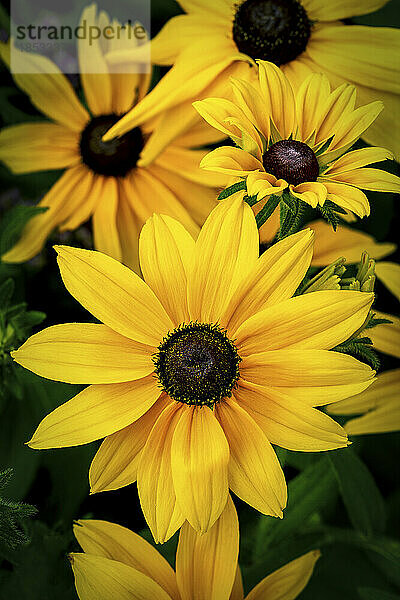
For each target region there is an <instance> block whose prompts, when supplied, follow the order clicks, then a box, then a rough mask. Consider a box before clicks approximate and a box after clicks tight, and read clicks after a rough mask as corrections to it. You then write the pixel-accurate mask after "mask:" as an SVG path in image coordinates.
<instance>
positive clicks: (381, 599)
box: [358, 587, 400, 600]
mask: <svg viewBox="0 0 400 600" xmlns="http://www.w3.org/2000/svg"><path fill="white" fill-rule="evenodd" d="M358 594H359V596H360V598H361V600H400V596H399V594H392V593H391V592H384V591H383V590H377V589H375V588H366V587H365V588H364V587H363V588H359V589H358Z"/></svg>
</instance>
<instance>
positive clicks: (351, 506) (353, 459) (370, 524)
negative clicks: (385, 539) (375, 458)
mask: <svg viewBox="0 0 400 600" xmlns="http://www.w3.org/2000/svg"><path fill="white" fill-rule="evenodd" d="M328 459H329V461H330V464H331V467H332V470H333V472H334V474H335V477H336V479H337V481H338V484H339V489H340V493H341V495H342V499H343V502H344V504H345V506H346V509H347V513H348V515H349V518H350V521H351V523H352V524H353V526H354V527H355V528H356V529H357V530H358V531H360V532H361V533H364V534H365V535H366V536H371V535H373V534H374V533H383V532H384V531H385V505H384V501H383V498H382V496H381V493H380V492H379V489H378V487H377V486H376V483H375V481H374V478H373V477H372V475H371V473H370V472H369V470H368V469H367V467H366V466H365V465H364V463H363V462H362V460H361V459H360V458H359V457H358V456H357V454H355V452H353V450H352V449H351V448H345V449H343V450H335V451H333V452H329V453H328Z"/></svg>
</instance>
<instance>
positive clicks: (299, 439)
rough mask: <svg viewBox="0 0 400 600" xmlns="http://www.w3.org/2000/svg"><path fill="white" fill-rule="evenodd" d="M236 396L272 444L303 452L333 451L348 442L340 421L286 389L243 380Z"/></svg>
mask: <svg viewBox="0 0 400 600" xmlns="http://www.w3.org/2000/svg"><path fill="white" fill-rule="evenodd" d="M282 389H283V390H284V391H283V393H282V392H281V391H280V390H282ZM350 393H351V392H350ZM235 397H236V399H237V401H238V403H239V404H240V406H241V407H242V408H243V409H244V410H245V411H247V412H248V414H249V415H250V416H251V417H252V419H254V421H255V422H256V423H257V425H258V426H259V427H260V428H261V430H262V431H263V432H264V434H265V437H266V438H267V439H268V440H269V441H270V442H271V443H272V444H276V445H278V446H281V447H282V448H287V449H289V450H295V451H300V452H320V451H322V450H334V449H336V448H344V447H346V446H347V444H348V442H347V436H346V432H345V431H344V430H343V428H342V427H340V425H338V423H336V422H335V421H333V419H331V418H330V417H328V416H327V415H326V414H324V413H323V412H321V411H320V410H317V409H316V408H312V407H310V406H307V404H306V403H305V402H302V401H301V399H298V398H293V397H290V395H287V394H286V388H279V389H276V388H275V389H271V388H268V387H266V386H259V385H254V384H250V383H248V382H245V381H243V382H242V384H241V385H240V386H239V388H238V390H236V391H235ZM246 431H247V429H246Z"/></svg>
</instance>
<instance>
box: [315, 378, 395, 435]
mask: <svg viewBox="0 0 400 600" xmlns="http://www.w3.org/2000/svg"><path fill="white" fill-rule="evenodd" d="M399 390H400V369H393V370H392V371H384V372H383V373H379V375H378V376H377V378H376V380H375V381H374V382H373V384H372V385H371V386H370V388H369V389H368V390H365V391H364V392H361V394H357V395H356V396H352V397H351V398H346V400H342V401H341V402H337V403H336V404H332V406H328V407H327V410H328V412H329V413H330V414H333V415H345V416H349V415H359V416H355V417H353V418H352V419H350V420H349V421H347V423H346V424H345V425H344V428H345V430H346V431H347V433H348V434H349V435H363V434H367V433H385V432H389V431H399V430H400V393H399Z"/></svg>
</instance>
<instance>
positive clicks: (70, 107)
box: [0, 43, 89, 133]
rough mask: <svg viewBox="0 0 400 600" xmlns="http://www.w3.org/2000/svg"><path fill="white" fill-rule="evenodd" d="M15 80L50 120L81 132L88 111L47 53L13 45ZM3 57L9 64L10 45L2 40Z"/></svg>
mask: <svg viewBox="0 0 400 600" xmlns="http://www.w3.org/2000/svg"><path fill="white" fill-rule="evenodd" d="M12 53H13V56H12V58H13V64H12V68H13V77H14V80H15V83H16V84H17V85H18V87H20V88H21V90H23V91H24V92H25V93H26V94H27V95H28V96H29V99H30V101H31V102H32V104H33V105H34V106H35V107H36V108H37V109H38V110H39V111H40V112H42V113H43V114H45V115H46V116H48V117H49V118H50V119H52V120H54V121H56V122H57V123H59V124H60V125H64V126H65V127H67V128H68V129H71V130H72V131H76V132H77V133H80V132H81V131H82V129H83V128H84V127H85V125H86V123H87V122H88V120H89V114H88V112H87V111H86V109H85V108H84V107H83V106H82V104H81V103H80V101H79V100H78V97H77V95H76V94H75V91H74V88H73V87H72V85H71V83H70V82H69V80H68V79H67V77H66V76H65V75H64V74H63V73H61V71H60V69H59V68H58V67H57V66H56V65H55V63H53V62H52V61H51V60H50V59H49V58H47V57H46V56H41V55H40V54H36V53H34V52H22V51H21V50H18V48H15V47H13V48H12ZM0 56H1V58H2V59H3V61H4V62H5V63H6V64H7V65H8V66H10V46H9V44H4V43H0Z"/></svg>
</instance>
